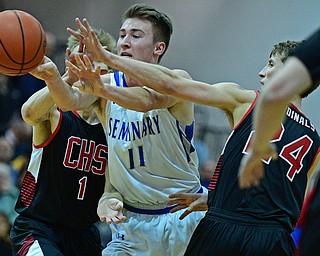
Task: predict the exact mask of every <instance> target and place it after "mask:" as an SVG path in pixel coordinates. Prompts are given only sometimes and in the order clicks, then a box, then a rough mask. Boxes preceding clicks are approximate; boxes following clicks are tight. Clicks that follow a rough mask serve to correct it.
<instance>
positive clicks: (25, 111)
mask: <svg viewBox="0 0 320 256" xmlns="http://www.w3.org/2000/svg"><path fill="white" fill-rule="evenodd" d="M21 116H22V119H23V121H25V122H26V123H27V124H29V125H31V124H32V122H33V117H34V111H33V110H32V108H31V107H29V105H28V104H26V103H24V104H23V105H22V107H21Z"/></svg>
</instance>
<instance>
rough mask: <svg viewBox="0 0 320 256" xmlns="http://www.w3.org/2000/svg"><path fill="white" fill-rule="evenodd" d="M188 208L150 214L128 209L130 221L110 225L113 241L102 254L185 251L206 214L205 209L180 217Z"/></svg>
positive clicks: (151, 255) (172, 255)
mask: <svg viewBox="0 0 320 256" xmlns="http://www.w3.org/2000/svg"><path fill="white" fill-rule="evenodd" d="M184 211H185V209H182V210H180V211H178V212H175V213H166V214H159V215H149V214H140V213H134V212H131V211H128V210H126V209H124V211H123V213H124V215H125V216H127V221H126V222H123V223H120V224H111V225H110V228H111V230H112V241H111V242H109V243H108V245H107V247H106V248H105V249H104V250H103V251H102V255H103V256H107V255H113V256H114V255H121V256H123V255H138V256H144V255H145V256H179V255H183V254H184V252H185V250H186V248H187V245H188V243H189V240H190V238H191V236H192V234H193V231H194V230H195V228H196V226H197V225H198V223H199V222H200V220H201V219H202V218H203V217H204V215H205V212H204V211H203V212H193V213H191V214H189V215H188V216H187V217H185V218H184V219H183V220H179V217H180V216H181V214H182V213H183V212H184Z"/></svg>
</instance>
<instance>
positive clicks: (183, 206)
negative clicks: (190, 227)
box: [170, 204, 188, 213]
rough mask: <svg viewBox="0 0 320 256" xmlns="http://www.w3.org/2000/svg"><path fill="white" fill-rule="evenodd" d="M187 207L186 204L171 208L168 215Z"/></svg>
mask: <svg viewBox="0 0 320 256" xmlns="http://www.w3.org/2000/svg"><path fill="white" fill-rule="evenodd" d="M187 207H188V206H187V205H186V204H178V205H177V206H176V207H174V208H172V209H171V210H170V213H174V212H177V211H180V210H181V209H185V208H187Z"/></svg>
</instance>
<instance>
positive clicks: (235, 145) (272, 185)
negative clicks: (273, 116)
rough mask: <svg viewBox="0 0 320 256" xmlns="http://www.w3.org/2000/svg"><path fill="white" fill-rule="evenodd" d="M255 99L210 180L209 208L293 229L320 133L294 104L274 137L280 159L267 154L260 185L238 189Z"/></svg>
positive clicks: (315, 154)
mask: <svg viewBox="0 0 320 256" xmlns="http://www.w3.org/2000/svg"><path fill="white" fill-rule="evenodd" d="M256 93H257V94H258V92H256ZM255 102H256V101H254V102H253V104H252V105H251V107H250V109H249V110H248V111H247V113H246V114H245V116H244V117H243V119H242V120H241V121H240V122H239V124H238V125H237V126H236V127H235V128H234V129H233V130H232V132H231V134H230V136H229V137H228V139H227V142H226V144H225V147H224V149H223V151H222V154H221V156H220V159H219V161H218V164H217V167H216V170H215V172H214V175H213V177H212V181H211V183H210V185H209V190H210V191H209V199H208V205H209V211H214V210H215V209H221V210H224V211H227V212H232V213H237V214H240V215H241V216H243V217H245V218H253V219H258V220H259V219H260V220H262V221H267V220H272V221H276V222H279V223H280V224H282V225H283V226H284V227H286V228H288V229H289V230H292V229H293V227H294V226H295V224H296V222H297V220H298V218H299V216H300V211H301V207H302V203H303V199H304V195H305V189H306V184H307V172H308V170H309V169H310V167H311V166H312V163H313V162H314V160H315V158H316V156H317V154H318V152H319V145H320V140H319V135H318V133H317V131H316V130H315V128H314V126H313V124H312V123H311V122H310V120H309V119H308V118H307V117H306V116H305V115H304V114H303V113H301V112H300V111H299V110H298V109H297V108H296V107H295V106H293V105H290V106H289V107H288V109H287V118H286V120H285V122H284V123H283V124H282V126H281V129H280V130H279V132H278V133H277V135H276V136H275V137H274V139H273V143H275V145H276V148H277V150H278V154H279V156H278V159H277V160H271V159H264V160H263V162H264V166H265V177H264V178H263V179H262V180H261V183H260V185H259V186H258V187H253V188H250V189H245V190H242V189H240V187H239V185H238V170H239V166H240V162H241V159H242V157H243V155H244V154H246V151H247V150H248V148H249V146H250V139H251V137H252V134H253V132H254V131H253V132H252V131H251V129H252V117H253V108H254V105H255Z"/></svg>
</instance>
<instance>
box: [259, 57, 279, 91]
mask: <svg viewBox="0 0 320 256" xmlns="http://www.w3.org/2000/svg"><path fill="white" fill-rule="evenodd" d="M282 66H283V62H282V60H281V58H280V57H279V56H277V55H273V56H271V58H269V60H268V63H267V65H266V66H265V67H264V68H263V69H261V71H260V72H259V76H260V78H261V79H260V83H261V84H262V85H265V84H266V83H267V82H268V81H269V80H270V78H271V77H272V76H273V75H274V74H275V73H276V72H278V71H279V70H280V69H281V68H282Z"/></svg>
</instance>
